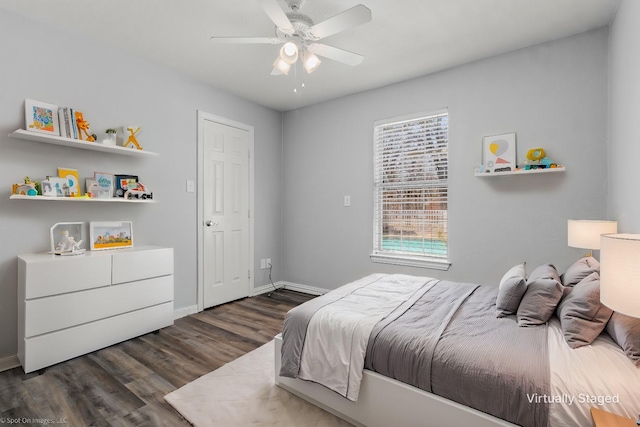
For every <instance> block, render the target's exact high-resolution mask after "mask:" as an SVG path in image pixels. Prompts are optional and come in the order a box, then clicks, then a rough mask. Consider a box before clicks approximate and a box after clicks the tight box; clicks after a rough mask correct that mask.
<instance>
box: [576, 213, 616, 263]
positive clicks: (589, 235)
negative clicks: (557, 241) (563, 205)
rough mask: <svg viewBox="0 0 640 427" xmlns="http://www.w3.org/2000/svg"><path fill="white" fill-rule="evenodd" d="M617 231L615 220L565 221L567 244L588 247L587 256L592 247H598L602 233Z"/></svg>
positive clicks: (591, 251)
mask: <svg viewBox="0 0 640 427" xmlns="http://www.w3.org/2000/svg"><path fill="white" fill-rule="evenodd" d="M617 232H618V222H617V221H603V220H582V219H570V220H569V221H567V244H568V245H569V246H571V247H572V248H581V249H589V253H588V254H587V256H592V255H593V250H594V249H595V250H598V249H600V236H601V235H602V234H609V233H617Z"/></svg>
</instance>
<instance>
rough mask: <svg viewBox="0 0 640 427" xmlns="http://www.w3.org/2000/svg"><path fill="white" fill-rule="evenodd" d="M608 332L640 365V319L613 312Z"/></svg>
mask: <svg viewBox="0 0 640 427" xmlns="http://www.w3.org/2000/svg"><path fill="white" fill-rule="evenodd" d="M606 331H607V333H608V334H609V335H610V336H611V338H613V340H614V341H615V342H616V344H618V345H619V346H620V348H622V350H623V351H624V354H626V355H627V357H628V358H629V359H631V361H632V362H633V363H634V364H635V365H636V366H640V319H636V318H635V317H629V316H625V315H624V314H620V313H616V312H615V311H614V312H613V315H612V316H611V319H609V323H607V327H606Z"/></svg>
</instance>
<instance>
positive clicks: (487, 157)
mask: <svg viewBox="0 0 640 427" xmlns="http://www.w3.org/2000/svg"><path fill="white" fill-rule="evenodd" d="M482 152H483V154H484V161H483V165H484V167H485V170H487V171H488V172H511V171H514V170H515V169H516V134H515V132H513V133H505V134H502V135H494V136H485V137H484V138H483V139H482Z"/></svg>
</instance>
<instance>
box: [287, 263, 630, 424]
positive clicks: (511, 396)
mask: <svg viewBox="0 0 640 427" xmlns="http://www.w3.org/2000/svg"><path fill="white" fill-rule="evenodd" d="M580 262H581V264H580V267H581V268H582V270H586V271H581V272H580V275H579V277H578V278H577V281H576V283H573V285H572V288H574V289H573V292H567V289H568V288H569V286H566V287H565V286H564V285H563V282H565V276H567V277H566V279H567V280H569V279H571V277H569V276H571V274H569V273H570V271H569V270H568V271H567V273H566V274H565V275H563V276H560V275H555V273H554V274H551V273H550V272H551V271H552V269H551V268H549V266H551V267H553V266H552V265H550V264H549V265H547V266H545V268H543V269H542V272H543V273H542V274H540V271H538V269H536V270H535V271H534V272H532V274H531V276H530V278H527V279H525V277H524V273H522V278H521V280H520V281H515V280H511V281H510V282H509V280H507V276H509V274H512V275H513V272H512V271H511V270H513V269H511V270H510V271H508V272H507V273H506V274H505V277H503V280H502V281H501V282H500V286H482V285H477V284H470V283H456V282H449V281H441V280H436V279H432V278H427V277H417V276H408V275H388V274H373V275H370V276H367V277H364V278H362V279H360V280H356V281H355V282H352V283H350V284H347V285H344V286H342V287H340V288H338V289H336V290H334V291H331V292H329V293H327V294H325V295H323V296H321V297H318V298H315V299H313V300H311V301H309V302H307V303H305V304H303V305H301V306H299V307H296V308H295V309H293V310H291V311H290V312H289V313H288V314H287V317H286V319H285V326H284V328H283V333H282V334H281V335H279V336H278V337H276V346H275V348H276V350H275V352H276V354H275V359H276V371H275V372H276V383H277V384H278V385H280V386H281V387H283V388H285V389H287V390H289V391H291V392H293V393H294V394H297V395H299V396H301V397H303V398H305V399H307V400H309V401H311V402H312V403H314V404H316V405H318V406H320V407H323V408H324V409H326V410H328V411H330V412H332V413H334V414H336V415H338V416H340V417H342V418H344V419H345V420H347V421H349V422H351V423H353V424H354V425H366V426H377V425H379V426H388V425H403V426H411V425H416V426H418V425H419V426H425V425H434V426H460V425H465V424H466V425H473V426H487V427H489V426H513V425H522V426H527V427H528V426H536V427H537V426H551V427H562V426H582V425H591V419H590V415H589V409H590V408H591V407H599V408H601V409H604V410H608V411H611V412H614V413H618V414H620V415H626V416H629V417H633V416H635V415H636V414H637V412H636V411H637V410H640V367H639V366H636V364H635V362H636V360H633V359H631V358H630V357H629V355H628V354H625V352H623V350H622V349H621V348H620V346H619V345H618V344H617V343H616V342H614V340H612V339H611V338H610V337H609V336H608V335H607V334H605V333H600V332H601V331H602V330H603V329H604V326H605V325H604V324H603V325H602V329H600V331H598V332H597V338H594V339H593V340H592V341H591V342H590V343H589V344H588V345H587V344H585V343H579V344H576V343H575V342H571V340H570V339H569V338H568V336H569V335H571V334H569V335H567V329H571V328H570V327H567V326H566V324H569V325H570V326H571V323H570V322H564V323H565V324H563V322H561V320H560V318H562V319H564V318H567V316H566V315H565V314H566V313H565V311H567V310H565V309H563V311H562V316H559V317H556V315H559V314H560V308H558V307H563V306H568V305H569V303H568V302H567V303H566V304H565V301H569V300H570V299H571V296H569V295H570V294H571V293H573V294H575V295H577V294H578V293H579V292H578V291H577V290H578V289H586V287H587V286H586V285H583V284H582V282H583V281H585V280H587V279H586V276H589V274H588V273H590V272H592V271H591V270H593V268H592V267H593V263H592V265H589V264H588V263H585V261H582V260H581V261H580ZM572 267H573V266H572ZM586 267H589V268H586ZM514 268H515V267H514ZM553 270H554V271H555V267H553ZM574 273H575V271H574ZM536 274H537V276H536ZM534 276H535V277H534ZM538 276H543V277H538ZM548 276H549V277H548ZM550 276H553V278H552V277H550ZM589 277H590V278H591V281H592V282H593V278H594V277H595V276H594V275H591V276H589ZM573 278H574V279H575V277H573ZM536 280H537V282H536ZM505 281H506V282H509V283H511V282H513V283H515V282H517V283H518V284H522V281H524V289H519V290H518V291H517V292H516V293H522V295H519V296H516V297H515V298H514V297H513V295H510V294H509V295H508V296H509V298H508V299H509V301H508V304H507V305H509V304H510V305H511V306H513V303H514V301H516V300H517V301H516V302H517V304H516V307H515V309H514V308H513V307H512V308H511V310H512V311H511V312H509V311H508V310H507V311H506V312H505V311H504V310H502V312H501V311H500V310H497V307H501V308H503V307H502V306H503V305H504V304H501V299H500V298H501V297H504V293H505V291H504V289H505V288H510V289H515V288H516V287H513V286H511V287H510V286H509V285H505V286H504V287H503V286H502V285H503V284H504V283H505ZM554 281H555V282H556V283H552V282H554ZM538 282H539V283H542V284H543V285H544V286H542V285H540V287H538V288H537V287H536V284H539V283H538ZM577 284H580V286H576V285H577ZM591 284H593V283H591ZM598 285H599V283H598ZM543 288H544V289H546V290H549V289H551V290H552V292H551V293H553V294H554V297H553V298H554V299H556V300H555V302H553V303H552V304H547V305H549V306H545V304H546V302H545V301H544V300H543V299H542V298H541V295H540V289H543ZM558 292H559V294H558ZM543 293H544V292H543ZM527 300H528V301H529V303H531V302H532V301H533V303H534V305H535V306H536V307H537V308H536V310H533V311H534V312H533V313H527V311H526V307H525V309H523V310H521V311H522V312H521V313H520V312H518V308H519V306H525V305H526V304H525V301H527ZM502 302H503V303H504V298H503V301H502ZM514 310H515V311H514ZM545 311H547V312H549V311H551V312H552V314H553V315H552V316H551V317H550V318H548V319H545V320H544V321H543V322H539V319H538V321H536V319H535V317H536V316H538V314H539V313H538V312H545ZM569 311H570V310H569ZM602 311H603V310H602V309H600V310H599V313H600V312H602ZM496 313H498V314H496ZM527 315H529V317H527ZM599 315H600V317H602V313H600V314H599ZM610 317H611V313H610V312H609V313H608V314H607V315H606V319H607V320H608V319H609V318H610ZM527 323H532V324H528V325H527ZM600 323H602V319H600ZM604 323H605V324H606V321H605V322H604ZM523 326H524V327H523ZM573 326H575V324H574V325H573ZM587 329H589V328H587ZM596 329H597V328H596ZM589 333H592V334H593V333H594V331H589ZM573 338H576V337H575V336H574V337H573ZM578 338H580V339H582V338H584V337H578ZM572 347H578V348H572Z"/></svg>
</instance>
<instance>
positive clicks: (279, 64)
mask: <svg viewBox="0 0 640 427" xmlns="http://www.w3.org/2000/svg"><path fill="white" fill-rule="evenodd" d="M290 69H291V64H289V63H288V62H285V61H284V60H283V59H282V58H281V57H279V56H278V57H277V58H276V60H275V61H274V63H273V71H272V72H271V74H272V75H278V74H284V75H287V74H289V70H290ZM276 71H279V73H276Z"/></svg>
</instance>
